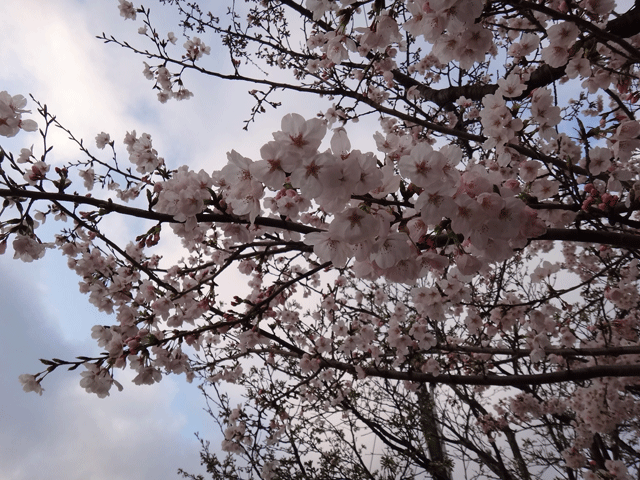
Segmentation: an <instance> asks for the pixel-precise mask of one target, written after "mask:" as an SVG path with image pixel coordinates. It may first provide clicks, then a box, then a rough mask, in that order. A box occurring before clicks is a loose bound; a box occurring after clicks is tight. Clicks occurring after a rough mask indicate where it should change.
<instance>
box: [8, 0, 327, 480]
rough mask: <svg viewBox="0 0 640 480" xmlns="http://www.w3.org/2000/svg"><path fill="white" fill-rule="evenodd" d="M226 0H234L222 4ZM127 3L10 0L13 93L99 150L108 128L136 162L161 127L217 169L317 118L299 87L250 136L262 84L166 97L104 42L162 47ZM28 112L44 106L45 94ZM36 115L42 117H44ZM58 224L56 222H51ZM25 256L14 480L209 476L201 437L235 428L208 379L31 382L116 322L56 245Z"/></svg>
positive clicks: (156, 9) (12, 268) (167, 146)
mask: <svg viewBox="0 0 640 480" xmlns="http://www.w3.org/2000/svg"><path fill="white" fill-rule="evenodd" d="M225 3H226V2H220V4H219V5H220V9H221V10H222V9H223V8H224V7H223V6H224V4H225ZM136 5H138V3H137V2H136ZM117 6H118V1H117V0H96V1H87V0H50V1H47V2H43V1H41V0H2V1H1V2H0V18H2V19H3V26H2V29H0V64H1V65H2V68H1V69H0V91H3V90H6V91H8V92H9V93H10V94H12V95H16V94H22V95H25V96H27V95H28V94H32V95H33V96H34V97H35V98H36V99H38V100H39V101H41V102H43V103H46V104H47V106H48V108H49V110H50V111H51V112H53V113H54V114H55V115H56V116H57V118H58V119H59V120H60V122H61V123H62V124H63V125H65V126H66V127H67V128H68V129H69V130H71V131H72V132H73V133H74V135H76V136H77V137H79V138H84V140H85V142H86V143H85V144H86V145H88V146H90V149H91V150H92V151H93V152H94V153H96V154H101V151H99V150H97V149H96V148H95V143H94V138H95V136H96V135H97V134H98V133H100V132H102V131H104V132H107V133H109V134H110V135H111V138H112V139H113V140H115V141H116V142H117V143H118V144H119V146H118V148H119V149H120V152H122V157H120V158H124V159H126V158H127V156H126V153H124V149H123V148H122V139H123V138H124V135H125V133H126V132H127V131H130V130H136V131H137V132H138V134H140V133H142V132H147V133H149V134H151V136H152V138H153V142H154V147H155V148H156V149H157V150H158V151H159V152H160V155H161V156H163V157H164V158H165V159H166V161H167V163H168V164H169V166H170V167H173V168H175V167H177V166H179V165H182V164H188V165H189V166H190V167H191V168H193V169H195V170H198V169H200V168H204V169H205V170H207V171H209V172H211V171H213V170H216V169H220V168H222V167H223V166H224V164H225V162H226V152H228V151H230V150H231V149H234V148H235V149H236V150H238V151H239V152H240V153H242V154H244V155H246V156H250V157H251V156H252V157H253V158H256V157H257V156H258V152H259V147H260V145H262V144H263V143H265V142H266V141H268V140H269V139H270V138H271V132H273V131H274V130H277V129H278V127H279V123H280V119H281V117H282V116H283V115H284V114H286V113H289V112H290V111H292V109H295V110H296V111H299V112H300V113H302V114H306V115H307V116H311V115H314V114H315V113H316V112H317V111H319V108H317V107H315V106H314V105H311V104H309V102H307V103H305V104H304V106H303V105H302V102H299V101H297V100H296V99H295V96H294V97H292V96H291V95H290V94H289V95H288V96H287V97H286V99H282V100H283V101H284V100H290V101H292V103H291V105H292V106H291V107H290V108H289V109H287V108H286V107H284V108H283V109H281V110H278V111H277V112H267V114H265V115H264V116H262V117H259V119H258V122H257V123H256V124H253V125H252V127H251V128H250V130H249V132H245V131H244V130H242V127H243V125H244V124H243V120H244V119H246V118H247V117H248V116H249V112H250V108H251V103H250V100H251V98H250V97H249V96H248V95H247V91H248V90H250V89H251V88H252V87H251V86H249V85H246V84H245V85H241V84H234V83H224V82H222V81H216V80H215V79H212V78H206V77H198V76H195V75H186V76H185V77H184V80H185V81H186V86H187V88H189V89H190V90H191V91H192V92H193V93H194V95H195V97H194V98H192V99H191V100H188V101H183V102H175V101H170V102H169V103H167V104H164V105H163V104H161V103H159V102H158V101H157V99H156V93H155V92H154V91H152V90H151V87H152V83H151V82H150V81H148V80H146V79H145V78H144V76H143V75H142V69H143V64H142V61H143V60H144V59H143V58H142V57H139V56H136V55H134V54H133V53H131V52H129V51H126V50H124V49H122V48H120V47H118V46H116V45H113V44H109V45H105V44H104V43H103V42H102V41H100V40H98V39H96V38H95V37H96V35H99V34H101V33H102V32H105V33H106V34H107V35H111V34H113V35H114V36H115V37H117V38H119V39H123V40H127V41H129V42H130V43H132V44H134V45H139V46H142V47H147V46H149V44H148V43H147V42H148V40H147V41H145V39H144V38H143V37H142V36H140V35H139V34H138V33H137V30H138V27H139V26H141V23H140V21H139V20H138V22H135V23H134V22H132V21H126V22H125V21H124V19H123V18H122V17H120V15H119V11H118V8H117ZM145 6H150V7H151V10H152V15H153V18H154V19H156V20H157V22H158V23H157V25H158V26H159V27H160V28H159V30H160V31H161V32H164V33H167V32H169V31H174V32H175V33H176V35H179V34H180V29H179V28H178V27H177V20H176V16H175V15H172V11H171V9H168V8H165V7H162V6H160V5H159V4H158V3H157V2H149V3H148V4H146V5H145ZM172 22H173V23H172ZM203 40H204V41H205V43H207V44H213V43H214V40H213V39H207V38H206V37H203ZM207 40H209V41H207ZM183 42H184V40H182V39H181V40H180V41H179V42H178V47H176V52H178V51H179V46H180V45H181V44H182V43H183ZM206 60H207V62H209V63H208V65H209V66H212V67H215V66H216V65H218V66H220V65H222V66H220V68H223V69H224V68H225V66H224V64H222V63H218V64H217V63H216V62H228V54H226V53H224V52H222V51H220V50H216V49H215V48H212V55H211V58H207V59H206ZM226 68H228V65H227V66H226ZM328 106H329V105H326V107H328ZM326 107H325V108H326ZM28 108H31V109H32V110H33V111H34V112H35V105H34V103H33V102H32V101H30V102H29V104H28ZM305 109H306V111H305ZM301 110H302V111H301ZM29 118H33V119H35V120H36V121H39V124H40V126H42V120H41V119H38V118H37V116H36V115H31V116H29ZM52 139H53V142H52V144H53V145H54V149H53V151H52V155H51V157H50V160H51V162H52V163H53V164H55V163H61V162H64V161H73V160H77V159H80V158H81V155H80V153H79V151H78V149H77V146H75V145H73V144H72V143H71V142H68V141H67V140H66V136H65V135H64V134H63V133H62V132H54V134H53V136H52ZM0 140H1V141H0V144H1V145H2V146H3V147H4V148H6V149H8V150H9V151H12V152H14V153H19V151H20V149H21V148H24V147H29V146H31V145H32V144H34V152H41V141H40V139H39V138H38V135H37V134H36V133H31V134H25V133H21V134H19V135H18V136H16V137H14V138H13V139H10V140H7V139H4V138H2V139H0ZM102 153H104V152H102ZM109 222H110V223H109V231H111V232H113V235H114V236H115V237H116V238H117V239H120V240H124V239H127V238H133V237H134V236H136V235H138V234H140V233H142V232H143V231H144V229H143V228H142V227H143V226H141V225H135V224H133V225H132V224H130V223H126V222H124V221H122V220H119V219H117V218H113V219H109ZM50 223H52V224H53V223H54V222H53V219H51V220H49V221H48V222H47V225H45V228H48V227H49V224H50ZM53 227H58V228H61V225H59V224H57V225H56V224H53V225H51V228H53ZM50 231H52V232H53V230H50ZM12 257H13V252H12V251H11V249H10V248H9V249H8V250H7V253H6V254H5V255H2V256H0V324H1V325H2V327H3V335H0V386H1V389H0V392H1V393H0V400H1V402H0V405H1V407H0V480H23V479H24V480H26V479H29V480H39V479H43V480H44V479H47V480H62V479H65V480H75V479H78V480H80V479H82V480H102V479H105V480H106V479H110V480H117V479H131V478H136V479H141V480H145V479H171V478H178V476H177V474H176V472H177V469H178V468H183V469H185V470H187V471H189V472H193V473H203V469H202V468H201V467H200V466H199V451H200V449H199V444H198V443H197V441H196V439H195V436H194V433H195V432H199V433H200V434H201V436H202V437H203V438H205V439H208V440H211V441H212V445H213V446H214V450H215V446H216V445H218V444H219V442H220V440H221V437H220V435H219V433H218V432H217V429H216V426H215V424H214V422H213V421H212V420H211V419H209V417H208V416H207V415H206V414H205V413H204V412H203V408H204V406H205V405H204V399H203V397H202V396H201V394H200V393H199V391H198V390H197V388H196V387H197V385H196V384H195V383H194V384H192V385H189V384H187V383H186V382H185V381H184V379H183V378H181V377H175V376H174V377H165V378H164V379H163V380H162V382H161V383H159V384H156V385H153V386H144V387H139V386H135V385H133V384H132V383H131V382H130V380H131V378H132V377H133V375H131V374H130V373H128V372H125V373H122V372H120V371H119V372H118V376H117V379H118V380H119V381H120V382H121V383H122V384H123V385H124V387H125V388H124V391H123V392H121V393H118V392H117V391H113V392H112V394H111V395H110V396H109V397H107V398H105V399H99V398H97V397H96V396H95V395H92V394H88V393H86V392H85V391H84V390H83V389H82V388H81V387H80V386H79V380H80V377H79V375H78V372H66V371H65V370H61V369H58V371H56V372H54V373H53V374H51V375H50V376H49V377H47V378H46V380H45V381H44V383H43V386H44V388H45V392H44V394H43V395H42V396H37V395H35V394H34V393H25V392H23V391H22V388H21V385H20V383H19V382H18V376H19V375H20V374H22V373H37V372H39V371H41V370H42V369H43V366H42V365H41V364H40V363H39V361H38V359H39V358H53V357H57V358H63V359H72V358H73V357H75V356H77V355H92V354H98V353H99V352H100V350H99V348H98V347H97V345H96V344H95V342H94V341H93V340H92V339H91V338H90V333H91V327H92V326H93V325H96V324H109V323H111V320H110V319H109V318H107V317H106V316H105V315H104V314H102V313H100V312H98V311H97V309H95V308H94V307H93V306H92V305H90V304H89V303H88V301H87V298H86V297H85V296H83V295H82V294H80V293H79V292H78V285H77V284H78V280H79V279H78V278H77V277H76V275H75V273H73V272H71V271H70V270H68V268H67V267H66V260H65V259H64V258H62V256H61V255H60V254H59V253H58V252H56V251H55V250H50V251H48V252H47V254H46V256H45V258H44V259H43V260H41V261H37V262H33V263H22V262H20V261H19V260H14V259H13V258H12ZM114 390H115V389H114Z"/></svg>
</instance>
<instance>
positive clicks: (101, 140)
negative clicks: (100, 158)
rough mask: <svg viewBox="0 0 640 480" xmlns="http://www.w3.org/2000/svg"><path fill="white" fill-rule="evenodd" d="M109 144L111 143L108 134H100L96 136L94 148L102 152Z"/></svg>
mask: <svg viewBox="0 0 640 480" xmlns="http://www.w3.org/2000/svg"><path fill="white" fill-rule="evenodd" d="M109 143H111V136H110V135H109V134H108V133H104V132H101V133H99V134H98V135H96V147H98V148H99V149H100V150H103V149H104V147H105V146H107V144H109Z"/></svg>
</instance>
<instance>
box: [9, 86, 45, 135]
mask: <svg viewBox="0 0 640 480" xmlns="http://www.w3.org/2000/svg"><path fill="white" fill-rule="evenodd" d="M26 105H27V99H26V98H24V97H23V96H22V95H14V96H11V95H9V94H8V93H7V92H6V91H3V92H0V135H2V136H3V137H13V136H15V135H17V133H18V132H19V131H20V129H22V130H25V131H27V132H34V131H36V130H37V129H38V124H37V123H36V122H35V121H33V120H22V114H23V113H29V111H28V110H25V109H24V107H25V106H26Z"/></svg>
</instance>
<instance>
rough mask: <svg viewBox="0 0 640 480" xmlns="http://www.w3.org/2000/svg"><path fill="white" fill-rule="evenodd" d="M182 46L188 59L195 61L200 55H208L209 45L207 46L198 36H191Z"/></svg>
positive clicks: (209, 51)
mask: <svg viewBox="0 0 640 480" xmlns="http://www.w3.org/2000/svg"><path fill="white" fill-rule="evenodd" d="M184 48H185V49H186V50H187V53H186V57H187V58H188V59H189V60H193V61H196V60H198V59H200V58H202V55H209V54H210V53H211V47H208V46H207V45H205V44H204V43H202V40H200V39H199V38H198V37H193V38H192V39H190V40H187V41H186V42H185V44H184Z"/></svg>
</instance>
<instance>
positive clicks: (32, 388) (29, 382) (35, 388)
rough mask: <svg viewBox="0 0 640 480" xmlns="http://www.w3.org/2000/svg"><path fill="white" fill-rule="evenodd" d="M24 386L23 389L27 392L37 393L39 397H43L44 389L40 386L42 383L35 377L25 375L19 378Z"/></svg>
mask: <svg viewBox="0 0 640 480" xmlns="http://www.w3.org/2000/svg"><path fill="white" fill-rule="evenodd" d="M18 380H20V383H21V384H22V389H23V390H24V391H25V392H36V393H37V394H38V395H42V392H43V391H44V388H42V386H41V385H40V382H39V381H37V380H36V377H35V375H29V374H27V373H24V374H22V375H20V376H19V377H18Z"/></svg>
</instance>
